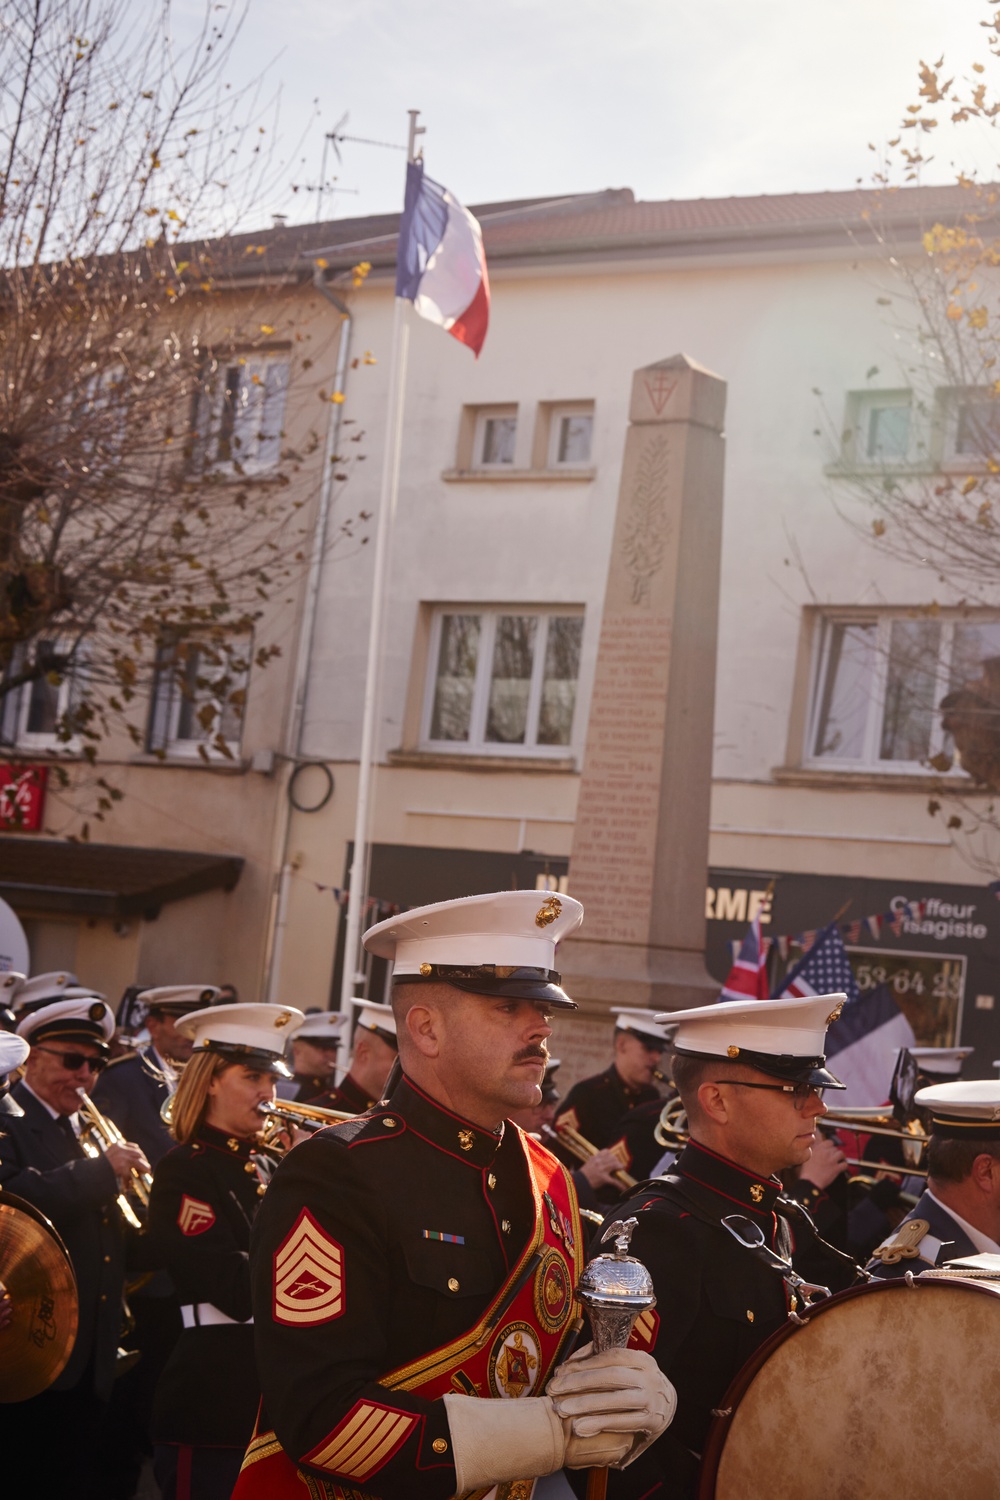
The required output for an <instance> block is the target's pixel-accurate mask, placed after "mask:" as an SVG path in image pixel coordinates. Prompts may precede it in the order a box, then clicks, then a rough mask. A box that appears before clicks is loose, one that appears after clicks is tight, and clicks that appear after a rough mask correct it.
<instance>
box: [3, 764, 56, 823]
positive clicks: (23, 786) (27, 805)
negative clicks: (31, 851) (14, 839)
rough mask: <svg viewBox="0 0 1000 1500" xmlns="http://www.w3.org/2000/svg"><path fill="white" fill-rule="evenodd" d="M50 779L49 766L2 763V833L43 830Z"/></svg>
mask: <svg viewBox="0 0 1000 1500" xmlns="http://www.w3.org/2000/svg"><path fill="white" fill-rule="evenodd" d="M48 779H49V768H48V766H12V765H5V764H0V832H5V833H6V832H10V833H38V832H40V830H41V827H42V814H43V812H44V810H45V783H46V782H47V781H48Z"/></svg>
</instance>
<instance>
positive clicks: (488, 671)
mask: <svg viewBox="0 0 1000 1500" xmlns="http://www.w3.org/2000/svg"><path fill="white" fill-rule="evenodd" d="M582 640H583V611H582V610H579V609H567V608H564V607H554V608H552V609H548V610H538V609H527V608H523V607H521V606H506V607H497V608H492V609H473V608H469V609H464V608H450V607H448V608H441V609H438V610H436V611H435V614H434V621H433V628H432V631H431V642H430V658H429V660H430V670H429V672H428V680H427V692H426V700H425V704H424V723H423V734H422V741H423V743H424V745H425V746H426V747H427V748H437V749H448V750H456V751H476V752H478V753H480V754H491V755H495V754H531V755H559V754H562V755H565V753H566V750H567V747H568V746H569V745H570V744H571V742H572V736H573V714H574V710H575V708H576V687H577V679H578V677H579V674H580V646H581V642H582Z"/></svg>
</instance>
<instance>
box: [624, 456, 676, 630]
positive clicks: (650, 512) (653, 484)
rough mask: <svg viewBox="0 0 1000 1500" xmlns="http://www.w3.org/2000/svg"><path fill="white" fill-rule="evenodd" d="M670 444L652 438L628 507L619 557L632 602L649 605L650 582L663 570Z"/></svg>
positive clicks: (638, 606) (666, 533) (639, 605)
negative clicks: (620, 556)
mask: <svg viewBox="0 0 1000 1500" xmlns="http://www.w3.org/2000/svg"><path fill="white" fill-rule="evenodd" d="M668 458H669V444H668V442H667V439H666V437H665V436H659V437H657V438H655V439H654V440H653V441H652V442H651V443H650V444H649V445H648V446H647V447H646V448H645V449H644V450H643V452H642V455H641V456H640V458H639V463H638V466H637V469H636V476H635V484H634V486H633V489H632V499H631V503H630V505H629V513H628V520H627V522H626V526H625V536H624V539H623V541H622V558H623V560H624V563H625V569H626V572H627V573H628V576H629V579H630V581H631V585H632V603H633V604H634V605H636V606H637V608H639V609H648V608H649V606H650V589H651V586H652V582H653V579H654V578H655V577H656V575H657V573H658V572H659V571H660V569H661V568H662V567H663V560H664V553H665V550H666V544H667V537H668V535H669V527H668V526H667V518H666V497H667V475H668Z"/></svg>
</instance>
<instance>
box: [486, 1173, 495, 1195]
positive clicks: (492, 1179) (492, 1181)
mask: <svg viewBox="0 0 1000 1500" xmlns="http://www.w3.org/2000/svg"><path fill="white" fill-rule="evenodd" d="M496 1185H497V1180H496V1177H495V1176H494V1174H493V1173H492V1172H491V1173H490V1175H489V1176H488V1177H487V1179H486V1186H487V1187H488V1188H489V1189H490V1191H491V1192H492V1190H493V1189H494V1188H495V1187H496Z"/></svg>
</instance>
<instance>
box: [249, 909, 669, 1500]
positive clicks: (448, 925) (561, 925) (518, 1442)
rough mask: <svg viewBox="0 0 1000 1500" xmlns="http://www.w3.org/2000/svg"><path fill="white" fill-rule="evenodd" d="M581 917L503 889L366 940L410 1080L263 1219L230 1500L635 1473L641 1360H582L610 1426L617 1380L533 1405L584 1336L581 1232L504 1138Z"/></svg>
mask: <svg viewBox="0 0 1000 1500" xmlns="http://www.w3.org/2000/svg"><path fill="white" fill-rule="evenodd" d="M581 913H582V909H581V908H580V906H579V903H577V902H574V901H572V900H570V899H569V898H558V897H553V896H550V897H545V898H543V897H541V896H540V895H539V894H538V893H536V892H533V891H530V892H529V891H519V892H504V893H502V894H500V895H491V896H478V897H469V898H467V899H465V900H463V901H454V902H442V903H439V904H437V905H434V906H428V907H418V908H416V909H415V910H412V911H409V912H406V913H405V914H403V915H401V916H400V917H398V918H394V919H392V920H390V921H388V922H383V923H380V924H378V926H376V927H374V928H372V929H371V930H370V931H369V932H368V933H367V934H366V935H365V945H366V947H367V948H368V949H369V951H372V952H375V953H377V954H378V955H379V956H380V957H385V958H389V959H393V960H394V971H393V986H394V987H393V996H394V1005H393V1009H394V1010H395V1012H396V1019H397V1029H398V1031H399V1040H400V1062H401V1065H402V1070H403V1076H402V1077H401V1079H400V1081H399V1083H398V1084H397V1085H396V1086H395V1087H393V1088H392V1089H391V1092H390V1096H389V1099H388V1101H387V1103H386V1104H385V1105H382V1106H379V1108H378V1109H376V1110H373V1111H371V1112H369V1113H368V1114H364V1115H361V1116H359V1117H358V1118H357V1119H356V1120H352V1121H348V1122H345V1123H344V1124H341V1125H336V1126H333V1127H331V1128H329V1129H327V1130H323V1131H321V1132H319V1133H318V1134H316V1135H314V1136H312V1138H311V1139H310V1140H308V1141H307V1142H305V1143H304V1144H302V1145H300V1146H296V1147H295V1149H294V1150H293V1151H292V1152H291V1153H290V1154H289V1156H288V1157H287V1159H286V1160H285V1161H283V1162H282V1163H281V1165H280V1166H279V1167H278V1170H277V1172H276V1173H275V1176H274V1179H273V1181H272V1183H271V1185H270V1187H269V1188H268V1191H267V1194H266V1196H265V1198H264V1200H263V1203H262V1206H261V1209H260V1212H259V1214H258V1216H257V1219H256V1221H255V1224H254V1231H253V1238H252V1248H251V1257H252V1262H253V1291H254V1313H255V1320H256V1321H255V1334H256V1344H257V1366H258V1370H259V1372H260V1376H261V1384H262V1391H263V1403H262V1411H261V1417H260V1421H259V1423H258V1430H257V1433H256V1435H255V1438H254V1441H253V1442H252V1443H251V1445H250V1448H249V1449H248V1451H247V1457H246V1460H245V1463H244V1467H243V1472H242V1474H241V1476H240V1482H239V1485H238V1486H237V1489H236V1491H235V1495H234V1500H254V1497H258V1496H260V1497H267V1500H286V1497H287V1500H293V1497H298V1496H301V1495H303V1494H305V1493H310V1494H313V1495H316V1496H322V1497H332V1496H341V1495H359V1496H360V1495H362V1494H363V1495H365V1496H379V1497H383V1500H445V1497H449V1496H453V1495H455V1494H456V1493H464V1492H465V1491H467V1490H480V1491H482V1490H485V1489H488V1488H490V1486H492V1485H493V1484H494V1483H497V1482H500V1481H507V1480H513V1479H519V1480H520V1479H526V1480H528V1481H530V1479H531V1478H533V1477H535V1476H537V1475H539V1474H545V1473H549V1472H552V1471H554V1470H556V1469H558V1468H559V1467H560V1466H561V1465H562V1464H563V1463H564V1462H567V1463H576V1464H579V1463H584V1464H586V1463H601V1462H607V1461H608V1460H609V1459H610V1458H624V1457H625V1456H626V1455H628V1454H629V1453H630V1452H631V1451H632V1449H633V1445H634V1443H635V1441H636V1439H635V1433H636V1431H637V1429H639V1428H641V1427H643V1426H644V1424H645V1425H647V1426H648V1428H649V1429H650V1430H652V1431H656V1432H659V1431H660V1430H662V1427H663V1425H664V1424H665V1422H666V1421H667V1420H668V1419H669V1408H670V1395H669V1388H668V1386H667V1385H666V1383H665V1382H663V1381H662V1378H661V1377H660V1375H659V1372H657V1371H656V1370H655V1366H654V1365H653V1363H652V1361H650V1360H648V1359H647V1358H646V1357H645V1356H641V1355H632V1356H631V1357H629V1356H627V1355H625V1353H624V1352H622V1353H620V1354H617V1355H615V1356H614V1357H612V1356H595V1357H593V1358H594V1359H595V1360H596V1361H598V1362H600V1361H602V1360H607V1361H608V1362H609V1363H610V1364H614V1366H615V1369H616V1372H617V1377H616V1378H618V1377H620V1379H621V1382H622V1389H621V1390H619V1392H618V1397H617V1398H615V1399H619V1400H620V1404H621V1410H619V1411H618V1413H617V1415H616V1416H615V1417H614V1418H612V1416H611V1414H610V1411H609V1405H610V1404H611V1403H612V1399H613V1398H612V1397H611V1396H610V1395H609V1394H608V1391H607V1382H608V1380H609V1376H608V1373H607V1369H606V1367H605V1366H604V1365H601V1367H600V1370H599V1371H595V1369H594V1365H593V1362H592V1361H588V1360H586V1359H584V1360H580V1361H579V1362H577V1361H570V1365H567V1366H565V1367H563V1369H562V1371H561V1372H560V1374H559V1375H557V1376H556V1378H555V1379H554V1380H553V1381H552V1382H551V1383H550V1386H549V1392H550V1393H547V1394H542V1391H543V1388H544V1386H545V1381H546V1379H547V1377H548V1374H549V1372H550V1371H551V1369H552V1368H553V1367H554V1366H555V1365H556V1364H557V1362H558V1360H559V1358H560V1355H561V1354H562V1353H565V1351H566V1350H567V1349H568V1347H569V1344H570V1341H571V1339H572V1336H573V1323H574V1306H573V1288H574V1287H575V1284H576V1276H577V1274H578V1269H579V1266H580V1264H581V1248H582V1247H581V1234H580V1226H579V1218H578V1215H577V1209H576V1201H575V1197H574V1195H573V1190H572V1185H571V1183H570V1181H569V1175H568V1173H567V1172H566V1171H565V1169H564V1168H563V1167H562V1166H561V1165H560V1164H559V1163H558V1162H557V1161H556V1160H555V1158H554V1157H552V1156H551V1155H550V1153H549V1152H547V1151H546V1150H544V1149H543V1148H542V1147H541V1146H539V1145H538V1144H537V1143H536V1142H534V1141H532V1140H530V1139H529V1138H528V1137H526V1136H525V1135H524V1134H523V1132H521V1131H519V1130H518V1129H517V1128H516V1127H515V1126H512V1125H510V1124H505V1123H504V1119H503V1116H504V1113H505V1107H504V1102H503V1101H506V1103H507V1105H508V1106H514V1105H517V1104H520V1105H522V1106H527V1105H530V1104H532V1103H535V1102H537V1100H538V1096H539V1092H540V1091H539V1087H538V1085H539V1082H540V1080H541V1078H542V1074H543V1070H544V1065H545V1061H546V1060H547V1055H546V1048H545V1046H544V1043H545V1040H546V1038H547V1036H548V1035H549V1032H550V1030H551V1028H550V1027H549V1025H548V1020H547V1017H548V1014H549V1013H550V1012H551V1011H552V1010H553V1009H556V1008H573V1002H572V1001H571V1000H570V999H569V998H568V996H566V995H565V994H564V992H563V991H562V989H561V988H560V986H559V976H558V974H556V973H555V972H554V971H553V970H552V959H553V956H554V951H555V941H556V940H557V939H558V938H559V937H560V936H562V935H563V934H564V933H565V932H567V931H570V930H572V928H573V927H575V926H576V925H577V923H578V922H579V920H580V916H581ZM459 1101H461V1103H459ZM630 1359H631V1362H630ZM570 1366H572V1369H570ZM561 1381H566V1382H569V1383H575V1382H579V1385H580V1387H581V1388H580V1389H578V1390H577V1391H576V1394H575V1395H574V1396H573V1397H572V1398H570V1397H569V1396H568V1395H567V1394H566V1392H565V1389H564V1387H563V1385H562V1384H561ZM601 1381H603V1382H604V1383H605V1384H604V1386H602V1388H601V1389H600V1390H598V1389H597V1386H598V1384H599V1383H600V1382H601ZM584 1388H585V1390H584ZM504 1396H508V1397H509V1396H517V1397H518V1398H519V1399H517V1400H505V1399H494V1398H500V1397H504ZM570 1399H572V1401H573V1403H574V1408H573V1409H574V1412H575V1415H574V1416H572V1417H571V1416H570V1415H569V1414H568V1413H566V1414H565V1415H564V1412H566V1408H565V1403H566V1402H567V1401H569V1400H570ZM576 1403H583V1405H584V1406H586V1408H587V1410H588V1411H589V1412H590V1416H589V1417H588V1418H587V1419H586V1420H585V1419H584V1417H583V1415H582V1411H583V1406H577V1405H576ZM560 1407H561V1408H562V1409H561V1410H560ZM640 1411H641V1412H642V1413H644V1414H643V1415H641V1416H640V1415H639V1412H640ZM615 1421H617V1422H618V1423H619V1424H620V1430H618V1431H616V1432H611V1431H610V1427H609V1424H613V1423H614V1422H615ZM574 1423H575V1424H577V1425H576V1426H574ZM564 1424H566V1425H564ZM581 1424H582V1426H583V1429H584V1430H582V1431H580V1430H578V1428H579V1426H580V1425H581ZM530 1490H531V1484H530V1482H528V1483H526V1484H525V1486H524V1487H523V1489H522V1488H518V1490H517V1493H518V1495H521V1494H524V1495H527V1494H529V1493H530ZM504 1493H507V1490H506V1488H504Z"/></svg>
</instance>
